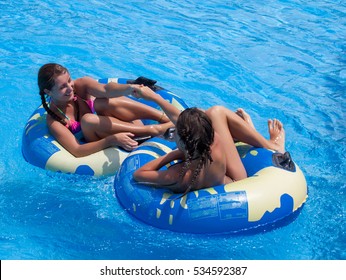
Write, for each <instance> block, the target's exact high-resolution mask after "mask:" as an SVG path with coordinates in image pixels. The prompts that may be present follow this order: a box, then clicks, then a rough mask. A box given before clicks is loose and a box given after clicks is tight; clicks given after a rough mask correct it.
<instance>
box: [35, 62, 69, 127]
mask: <svg viewBox="0 0 346 280" xmlns="http://www.w3.org/2000/svg"><path fill="white" fill-rule="evenodd" d="M65 73H68V70H67V68H65V67H64V66H62V65H60V64H57V63H47V64H45V65H43V66H42V67H41V68H40V70H39V71H38V77H37V84H38V87H39V90H40V92H39V93H40V96H41V102H42V105H43V108H44V109H45V110H46V111H47V113H48V114H49V115H50V116H52V118H53V119H55V120H57V121H58V122H60V123H61V124H63V125H64V126H66V125H67V123H66V121H65V120H64V119H63V118H61V117H60V116H58V115H57V114H55V113H54V112H53V111H52V110H51V109H50V108H49V105H48V102H47V99H46V93H45V92H44V90H45V89H48V90H51V89H52V87H53V86H54V85H55V78H56V77H58V76H60V75H62V74H65Z"/></svg>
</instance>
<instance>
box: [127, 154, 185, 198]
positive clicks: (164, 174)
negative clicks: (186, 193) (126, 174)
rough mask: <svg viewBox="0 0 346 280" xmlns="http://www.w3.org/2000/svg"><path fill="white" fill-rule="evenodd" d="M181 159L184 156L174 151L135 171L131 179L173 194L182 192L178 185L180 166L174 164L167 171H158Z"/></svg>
mask: <svg viewBox="0 0 346 280" xmlns="http://www.w3.org/2000/svg"><path fill="white" fill-rule="evenodd" d="M183 158H184V154H183V153H182V152H181V151H180V150H174V151H172V152H170V153H168V154H166V155H164V156H161V157H159V158H157V159H154V160H152V161H150V162H148V163H146V164H145V165H143V166H142V167H141V168H139V169H137V170H136V171H135V172H134V174H133V178H134V179H135V180H136V181H138V182H143V183H151V184H154V185H156V187H162V188H168V189H171V190H172V191H174V192H182V191H183V190H182V187H181V186H180V184H179V179H180V172H181V165H180V164H175V165H173V166H171V167H169V168H168V169H167V170H160V169H161V167H163V166H165V165H166V164H168V163H170V162H172V161H174V160H179V159H183Z"/></svg>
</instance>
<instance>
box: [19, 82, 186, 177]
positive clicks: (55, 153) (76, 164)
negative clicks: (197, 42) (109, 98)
mask: <svg viewBox="0 0 346 280" xmlns="http://www.w3.org/2000/svg"><path fill="white" fill-rule="evenodd" d="M140 78H141V77H140ZM138 79H139V78H138ZM138 79H137V80H138ZM99 82H100V83H109V82H116V83H120V84H126V83H133V82H134V80H128V79H117V78H107V79H100V80H99ZM154 82H155V81H154ZM154 89H155V91H156V93H158V94H160V95H161V96H162V97H164V98H165V99H166V100H168V101H169V102H171V103H172V104H173V105H174V106H176V107H177V108H178V109H180V110H183V109H184V108H186V107H187V105H186V104H185V102H184V101H183V100H182V99H181V98H180V97H178V96H176V95H174V94H173V93H171V92H170V91H168V90H166V89H163V88H161V87H158V86H155V87H154ZM136 100H137V99H136ZM139 101H140V102H142V103H144V104H147V105H150V106H152V107H154V108H157V109H159V110H161V108H160V107H159V106H158V105H157V104H155V103H154V102H149V101H146V100H139ZM46 115H47V113H46V111H45V109H44V108H43V106H42V105H41V106H39V107H38V108H37V109H36V110H35V111H34V112H33V113H32V115H31V116H30V118H29V119H28V121H27V123H26V125H25V129H24V132H23V136H22V154H23V157H24V159H25V160H26V161H27V162H28V163H30V164H32V165H34V166H37V167H40V168H43V169H47V170H51V171H56V172H62V173H72V174H80V175H92V176H109V175H114V174H115V173H116V172H117V171H118V169H119V166H120V164H121V163H122V162H123V161H124V159H125V158H126V157H127V156H128V154H129V153H128V152H127V151H125V150H123V149H121V148H118V147H111V148H107V149H104V150H102V151H99V152H97V153H94V154H92V155H89V156H85V157H79V158H77V157H75V156H73V155H72V154H70V153H69V152H68V151H66V150H65V149H64V147H62V146H61V145H60V144H59V143H58V142H57V141H56V139H55V138H54V137H53V136H52V135H51V134H50V132H49V130H48V127H47V123H46ZM142 121H143V123H144V124H149V123H154V122H152V121H150V120H142Z"/></svg>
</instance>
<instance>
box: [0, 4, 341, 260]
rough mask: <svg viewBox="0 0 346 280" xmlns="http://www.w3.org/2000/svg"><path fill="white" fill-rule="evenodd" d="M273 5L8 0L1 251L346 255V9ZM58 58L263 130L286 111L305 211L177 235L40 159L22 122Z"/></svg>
mask: <svg viewBox="0 0 346 280" xmlns="http://www.w3.org/2000/svg"><path fill="white" fill-rule="evenodd" d="M8 2H10V3H8ZM176 2H179V3H176ZM263 3H264V2H263V1H256V0H249V1H225V0H222V1H221V0H211V1H197V0H188V1H173V0H156V1H144V0H137V1H136V0H130V1H115V0H110V1H99V0H93V1H73V0H72V1H61V0H54V1H52V0H47V1H37V0H17V1H3V0H0V34H1V38H0V69H1V76H0V81H1V83H0V112H1V124H2V126H1V129H0V139H1V140H0V142H1V145H0V158H1V162H0V209H1V210H0V258H1V259H258V260H260V259H346V255H345V251H346V250H345V249H346V248H345V247H346V246H345V207H346V203H345V179H346V176H345V152H346V151H345V142H346V141H345V86H346V68H345V62H346V58H345V49H346V46H345V35H346V20H345V18H346V17H345V14H346V4H345V2H344V1H331V0H330V1H328V0H317V1H302V0H281V1H274V0H269V1H265V4H263ZM52 61H55V62H58V63H61V64H63V65H65V66H67V67H68V68H69V69H70V71H71V73H72V75H73V77H75V78H76V77H80V76H84V75H90V76H93V77H95V78H101V77H125V78H133V77H137V76H140V75H143V76H147V77H150V78H153V79H157V80H158V81H159V84H160V85H162V86H164V87H166V88H168V89H170V90H172V91H173V92H175V93H176V94H179V95H180V96H181V97H182V98H183V99H184V100H185V101H186V102H187V103H188V104H190V105H195V106H198V107H202V108H207V107H209V106H211V105H215V104H222V105H225V106H227V107H229V108H231V109H236V108H238V107H243V108H245V109H246V110H247V111H248V112H249V113H250V114H251V115H252V117H253V120H254V122H255V125H256V126H257V128H258V130H260V131H261V132H262V133H263V134H265V135H267V131H266V120H267V119H268V118H279V119H280V120H282V121H283V122H284V124H285V128H286V133H287V139H286V140H287V149H288V150H289V151H290V152H291V154H292V156H293V158H294V160H295V161H296V162H297V163H298V165H299V166H300V167H301V169H302V170H303V172H304V173H305V175H306V178H307V182H308V188H309V198H308V200H307V202H306V205H305V206H304V208H303V210H302V212H301V213H300V215H299V216H298V217H297V218H296V219H295V220H294V221H292V222H291V223H289V224H288V225H285V226H283V227H279V228H276V229H274V230H271V231H265V232H260V233H256V234H244V235H221V236H205V235H190V234H178V233H173V232H168V231H161V230H159V229H156V228H153V227H150V226H147V225H144V224H142V223H140V222H138V221H137V220H134V219H133V218H131V217H130V216H129V215H128V214H127V213H126V212H125V211H124V210H123V209H122V208H121V206H120V205H119V203H118V202H117V200H116V198H115V196H114V191H113V178H106V179H100V178H99V179H95V178H85V177H81V176H72V175H63V174H55V173H51V172H47V171H44V170H41V169H38V168H36V167H33V166H31V165H29V164H28V163H26V162H25V161H24V160H23V158H22V155H21V135H22V130H23V127H24V125H25V123H26V120H27V118H28V117H29V116H30V114H31V113H32V111H33V110H34V109H35V108H36V107H37V106H38V104H39V102H40V99H39V96H38V90H37V86H36V75H37V71H38V69H39V67H40V66H41V65H42V64H44V63H47V62H52Z"/></svg>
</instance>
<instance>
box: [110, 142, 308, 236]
mask: <svg viewBox="0 0 346 280" xmlns="http://www.w3.org/2000/svg"><path fill="white" fill-rule="evenodd" d="M175 148H176V144H175V142H173V141H169V140H166V139H163V138H159V137H157V138H153V139H151V140H149V141H146V142H145V143H144V144H142V145H141V146H140V147H138V148H137V149H136V150H134V151H132V152H131V153H130V154H129V155H128V157H127V158H126V159H125V160H124V162H123V163H122V165H121V167H120V169H119V172H118V173H117V175H116V177H115V180H114V187H115V192H116V196H117V197H118V200H119V201H120V203H121V204H122V206H123V207H124V208H125V209H126V210H127V211H128V212H129V213H130V214H132V215H133V216H135V217H136V218H138V219H139V220H141V221H143V222H145V223H147V224H149V225H152V226H155V227H158V228H162V229H167V230H172V231H177V232H188V233H210V234H215V233H230V232H239V231H242V230H248V229H253V228H257V227H260V226H265V225H270V224H273V223H275V222H277V221H279V220H282V219H284V218H285V217H288V216H290V215H291V214H293V213H294V212H296V211H297V210H298V209H299V208H300V207H301V206H302V205H303V204H304V202H305V200H306V198H307V185H306V180H305V177H304V175H303V173H302V171H301V170H300V168H299V167H298V165H297V164H296V163H294V162H293V161H292V159H291V157H290V155H289V154H288V153H285V154H280V153H275V152H273V151H270V150H266V149H263V148H254V147H252V146H249V145H246V144H244V143H237V149H238V152H239V154H240V156H241V158H242V161H243V163H244V166H245V168H246V171H247V173H248V178H246V179H244V180H241V181H238V182H234V183H230V184H227V185H219V186H215V187H212V188H207V189H201V190H198V191H191V192H189V193H187V194H186V195H185V196H183V197H180V196H181V194H175V193H173V192H171V191H169V190H167V189H162V188H155V187H154V186H150V185H148V184H141V183H138V182H136V181H134V180H133V178H132V176H133V173H134V171H135V170H137V169H138V168H139V167H141V166H142V165H144V164H146V163H147V162H149V161H151V160H153V159H155V158H157V157H159V156H162V155H163V154H165V153H168V152H169V151H171V150H172V149H175ZM171 164H174V163H173V162H172V163H171ZM164 168H169V166H166V167H164Z"/></svg>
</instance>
